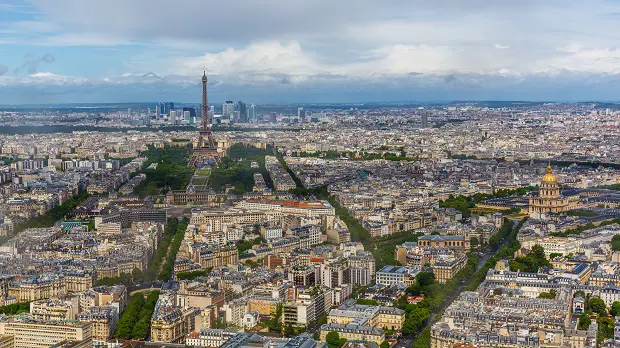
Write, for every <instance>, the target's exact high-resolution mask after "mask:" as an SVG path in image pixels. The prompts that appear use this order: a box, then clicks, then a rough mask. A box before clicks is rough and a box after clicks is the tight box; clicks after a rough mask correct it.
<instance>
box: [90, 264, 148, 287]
mask: <svg viewBox="0 0 620 348" xmlns="http://www.w3.org/2000/svg"><path fill="white" fill-rule="evenodd" d="M142 277H143V274H142V271H141V270H140V269H139V268H134V269H133V271H132V272H131V273H123V274H121V275H120V276H118V277H114V278H108V277H106V278H101V279H97V286H102V285H116V284H124V285H125V286H129V285H131V284H132V283H133V282H135V281H137V280H140V279H142Z"/></svg>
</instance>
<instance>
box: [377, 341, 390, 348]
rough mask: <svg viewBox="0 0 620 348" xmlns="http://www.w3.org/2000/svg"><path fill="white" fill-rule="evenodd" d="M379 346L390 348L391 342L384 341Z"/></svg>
mask: <svg viewBox="0 0 620 348" xmlns="http://www.w3.org/2000/svg"><path fill="white" fill-rule="evenodd" d="M379 348H390V344H389V343H388V342H387V341H383V342H381V345H379Z"/></svg>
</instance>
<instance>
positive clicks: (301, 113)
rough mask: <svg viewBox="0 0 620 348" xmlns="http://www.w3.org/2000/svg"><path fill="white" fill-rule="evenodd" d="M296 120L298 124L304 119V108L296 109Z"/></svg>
mask: <svg viewBox="0 0 620 348" xmlns="http://www.w3.org/2000/svg"><path fill="white" fill-rule="evenodd" d="M297 118H298V119H299V122H300V123H301V122H303V121H304V120H305V118H306V111H305V110H304V108H297Z"/></svg>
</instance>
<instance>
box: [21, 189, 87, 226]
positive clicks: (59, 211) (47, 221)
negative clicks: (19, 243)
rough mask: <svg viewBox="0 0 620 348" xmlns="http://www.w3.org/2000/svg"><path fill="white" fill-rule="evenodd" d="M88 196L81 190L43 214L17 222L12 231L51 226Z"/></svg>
mask: <svg viewBox="0 0 620 348" xmlns="http://www.w3.org/2000/svg"><path fill="white" fill-rule="evenodd" d="M88 197H89V195H88V193H86V192H82V193H80V194H79V195H77V196H76V197H72V198H70V199H68V200H66V201H65V202H63V203H62V204H61V205H58V206H56V207H54V208H52V209H50V210H48V211H47V212H46V213H45V214H43V215H39V216H37V217H35V218H33V219H29V220H28V221H24V222H22V223H19V224H17V225H16V226H15V230H14V231H15V233H16V234H17V233H19V232H21V231H23V230H25V229H27V228H41V227H52V226H54V224H55V223H56V221H58V220H60V219H62V218H64V217H66V216H67V215H70V214H71V213H72V212H73V210H74V209H75V208H77V206H78V205H80V203H82V202H83V201H84V200H86V199H87V198H88Z"/></svg>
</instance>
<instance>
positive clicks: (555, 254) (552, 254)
mask: <svg viewBox="0 0 620 348" xmlns="http://www.w3.org/2000/svg"><path fill="white" fill-rule="evenodd" d="M558 256H562V253H551V254H549V259H550V260H553V259H555V258H556V257H558Z"/></svg>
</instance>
